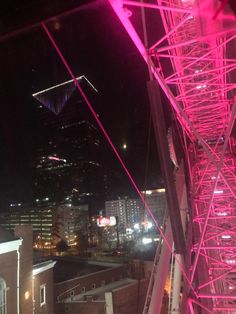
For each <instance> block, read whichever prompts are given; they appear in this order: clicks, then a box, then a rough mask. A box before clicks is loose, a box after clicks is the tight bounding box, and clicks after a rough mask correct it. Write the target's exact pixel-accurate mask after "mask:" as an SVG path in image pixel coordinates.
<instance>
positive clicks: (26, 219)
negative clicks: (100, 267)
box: [0, 203, 88, 249]
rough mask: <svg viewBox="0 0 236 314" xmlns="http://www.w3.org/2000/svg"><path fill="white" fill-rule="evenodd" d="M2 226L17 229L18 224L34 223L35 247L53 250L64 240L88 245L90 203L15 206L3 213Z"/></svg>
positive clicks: (69, 242) (71, 243)
mask: <svg viewBox="0 0 236 314" xmlns="http://www.w3.org/2000/svg"><path fill="white" fill-rule="evenodd" d="M0 220H1V226H3V227H4V228H5V229H7V230H10V231H14V229H15V227H16V226H21V225H31V226H32V228H33V243H34V248H35V249H51V248H53V247H55V245H56V244H57V243H58V242H59V241H60V240H63V241H64V242H65V243H66V244H67V245H68V246H76V245H78V242H79V241H80V242H81V245H83V246H85V243H86V241H87V236H88V230H87V225H88V205H79V206H73V205H72V204H70V203H68V204H64V205H60V206H50V205H49V206H38V207H33V208H21V207H20V208H19V207H18V208H16V209H15V210H11V211H8V212H6V213H1V214H0Z"/></svg>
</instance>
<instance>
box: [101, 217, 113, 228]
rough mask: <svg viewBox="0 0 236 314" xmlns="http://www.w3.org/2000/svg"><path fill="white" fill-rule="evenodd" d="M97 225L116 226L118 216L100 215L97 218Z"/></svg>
mask: <svg viewBox="0 0 236 314" xmlns="http://www.w3.org/2000/svg"><path fill="white" fill-rule="evenodd" d="M97 225H98V227H106V226H109V227H111V226H115V225H116V217H115V216H111V217H103V216H100V217H99V218H97Z"/></svg>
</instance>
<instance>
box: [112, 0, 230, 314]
mask: <svg viewBox="0 0 236 314" xmlns="http://www.w3.org/2000/svg"><path fill="white" fill-rule="evenodd" d="M109 1H110V3H111V5H112V7H113V9H114V11H115V12H116V14H117V16H118V17H119V19H120V21H121V22H122V23H123V25H124V27H125V29H126V30H127V32H128V33H129V35H130V37H131V39H132V40H133V42H134V43H135V45H136V46H137V48H138V50H139V52H140V53H141V55H142V56H143V58H144V59H145V61H146V62H147V61H148V60H147V58H148V57H147V56H148V55H151V56H152V58H153V59H155V60H156V63H152V62H150V60H149V65H150V64H151V67H152V71H153V73H154V77H155V78H156V79H157V81H158V83H159V84H160V86H161V88H162V89H163V91H164V92H165V93H166V96H167V98H168V99H169V100H170V103H171V105H172V107H173V108H174V110H175V112H176V113H177V117H178V120H179V122H180V123H181V126H182V128H183V130H184V131H185V132H186V136H189V137H190V139H191V140H192V144H191V145H189V147H188V146H187V144H186V141H185V150H186V152H187V154H189V155H187V158H186V159H187V161H188V164H189V172H190V176H191V177H190V182H191V193H190V194H191V195H192V197H193V198H192V204H193V206H192V208H191V216H192V218H193V220H192V225H193V226H194V244H192V248H191V251H195V252H196V253H195V256H194V261H193V264H192V267H191V268H192V274H191V279H192V280H193V281H194V280H195V278H197V277H198V284H196V285H195V286H196V289H197V287H198V288H199V289H202V288H204V289H208V290H206V291H209V293H201V294H199V297H200V299H199V301H196V300H193V299H189V301H188V305H189V313H191V314H193V313H194V309H193V304H195V305H196V306H198V307H199V308H202V309H204V310H205V312H206V313H215V311H217V313H218V312H220V314H221V313H222V314H223V313H226V312H227V311H232V312H236V302H235V301H234V303H232V302H231V300H232V299H233V300H235V299H236V287H235V285H229V282H234V281H233V275H232V274H233V273H234V272H235V267H236V228H235V225H236V176H235V173H236V171H235V165H236V158H235V147H236V143H235V140H234V139H232V138H230V134H231V131H232V127H233V123H234V121H235V114H236V105H235V104H234V105H232V103H231V102H230V99H228V97H229V95H230V93H231V92H233V94H234V93H235V89H236V88H235V84H234V81H233V80H232V79H229V76H230V75H231V73H232V72H233V71H235V69H236V59H235V55H236V53H235V51H234V55H233V54H230V55H231V58H228V54H227V49H228V47H230V45H232V46H233V44H234V42H233V41H234V40H235V39H236V25H235V22H234V24H233V23H232V21H233V20H234V21H235V17H232V18H230V16H228V17H227V19H226V20H224V18H225V16H224V15H222V14H220V15H218V16H217V19H215V20H212V17H213V16H214V15H215V16H216V15H217V14H218V12H219V10H220V5H221V4H220V1H214V0H213V1H212V0H206V1H196V0H191V1H190V0H186V1H183V0H181V1H176V2H175V1H170V0H169V1H161V0H157V2H156V5H155V7H154V6H153V8H151V6H152V5H149V4H147V2H144V3H143V2H136V1H134V2H132V3H131V1H124V2H123V3H124V4H126V5H128V7H129V9H131V10H132V6H144V7H146V8H147V9H148V10H151V9H152V10H153V13H154V12H156V10H157V8H158V6H159V9H160V14H161V18H162V22H163V26H164V29H165V35H164V36H163V37H162V38H156V40H154V39H153V38H152V40H153V41H154V43H155V44H154V45H153V46H152V47H150V49H147V50H145V49H144V45H143V43H142V42H141V40H140V38H139V37H138V36H137V34H138V33H139V32H140V30H138V31H136V30H135V28H134V26H133V25H132V23H131V20H129V19H128V18H126V17H125V15H124V12H123V8H122V1H119V0H109ZM177 4H178V7H179V8H180V9H182V10H186V12H185V14H182V13H181V12H180V11H179V12H178V13H177V11H175V12H173V11H174V9H173V6H174V5H177ZM162 5H165V6H169V10H168V9H167V10H166V8H162V7H161V6H162ZM192 8H193V11H194V14H193V15H192V14H190V15H189V16H188V13H187V10H191V9H192ZM217 8H219V10H218V11H217ZM198 9H199V11H198ZM135 12H136V11H135V10H134V11H133V15H134V13H135ZM226 22H227V23H228V24H227V23H226ZM140 24H141V23H140ZM225 25H228V26H227V27H225ZM150 37H152V36H150ZM163 44H164V45H163ZM167 58H168V59H169V60H170V63H171V65H172V68H173V71H172V73H168V75H166V73H165V71H164V69H163V68H162V61H163V60H165V59H167ZM153 59H152V60H153ZM160 68H161V69H162V71H160ZM170 86H171V88H172V87H173V88H175V90H176V92H175V94H174V95H173V94H172V93H171V91H170V89H169V87H170ZM232 147H234V149H232ZM188 254H190V251H189V252H188ZM202 267H204V269H208V272H205V273H204V272H202ZM199 274H200V275H201V276H198V275H199ZM229 286H230V287H231V288H230V289H229ZM227 289H228V290H230V294H227V292H226V291H228V290H227ZM202 291H203V290H202ZM204 292H205V290H204ZM195 293H197V294H198V291H197V290H195ZM204 299H211V302H204ZM222 302H223V303H222ZM203 304H204V305H203ZM207 304H213V310H212V309H210V308H208V305H207ZM205 312H204V313H205Z"/></svg>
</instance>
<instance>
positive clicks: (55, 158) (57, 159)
mask: <svg viewBox="0 0 236 314" xmlns="http://www.w3.org/2000/svg"><path fill="white" fill-rule="evenodd" d="M48 159H50V160H56V161H60V160H62V159H60V158H58V157H54V156H49V157H48Z"/></svg>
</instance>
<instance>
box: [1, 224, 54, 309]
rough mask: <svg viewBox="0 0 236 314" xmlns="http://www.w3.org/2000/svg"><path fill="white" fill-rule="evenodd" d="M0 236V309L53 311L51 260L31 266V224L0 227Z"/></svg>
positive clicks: (52, 265) (52, 264) (52, 263)
mask: <svg viewBox="0 0 236 314" xmlns="http://www.w3.org/2000/svg"><path fill="white" fill-rule="evenodd" d="M0 237H1V241H0V265H1V268H0V313H1V314H23V313H24V314H31V313H35V314H53V313H54V305H53V278H52V270H53V267H54V265H55V262H52V261H48V262H45V263H44V265H41V264H36V265H34V266H33V252H32V251H33V250H32V229H31V227H30V226H24V227H23V226H19V227H17V228H16V230H15V234H13V233H10V232H9V231H6V230H5V229H3V228H0ZM36 270H37V271H36Z"/></svg>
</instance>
